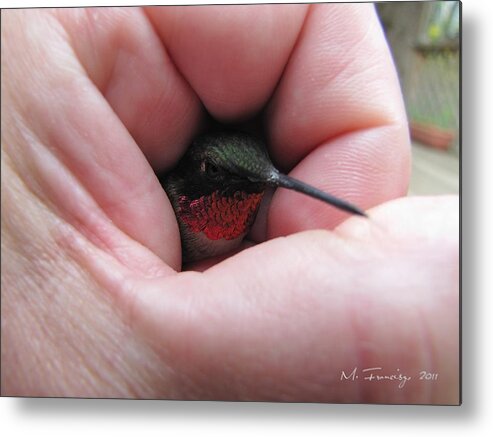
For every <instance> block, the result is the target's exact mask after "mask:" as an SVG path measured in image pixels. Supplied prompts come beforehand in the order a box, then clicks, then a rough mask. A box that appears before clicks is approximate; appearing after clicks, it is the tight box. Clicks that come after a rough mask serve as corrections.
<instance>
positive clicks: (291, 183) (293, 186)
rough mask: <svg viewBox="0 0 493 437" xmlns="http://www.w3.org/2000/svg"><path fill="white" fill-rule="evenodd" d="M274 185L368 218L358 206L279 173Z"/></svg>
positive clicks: (272, 181)
mask: <svg viewBox="0 0 493 437" xmlns="http://www.w3.org/2000/svg"><path fill="white" fill-rule="evenodd" d="M270 183H271V184H272V185H275V186H278V187H283V188H287V189H289V190H294V191H298V192H299V193H303V194H306V195H307V196H310V197H314V198H315V199H319V200H321V201H322V202H325V203H328V204H330V205H332V206H335V207H336V208H339V209H342V210H343V211H346V212H349V213H351V214H357V215H361V216H363V217H368V216H367V215H366V213H365V212H364V211H362V210H361V209H359V208H358V207H357V206H354V205H351V204H350V203H348V202H346V201H344V200H341V199H338V198H337V197H334V196H332V195H331V194H328V193H325V192H323V191H322V190H319V189H318V188H315V187H312V186H311V185H308V184H306V183H304V182H301V181H299V180H298V179H294V178H292V177H290V176H287V175H285V174H282V173H277V174H276V175H275V177H273V178H272V179H271V181H270Z"/></svg>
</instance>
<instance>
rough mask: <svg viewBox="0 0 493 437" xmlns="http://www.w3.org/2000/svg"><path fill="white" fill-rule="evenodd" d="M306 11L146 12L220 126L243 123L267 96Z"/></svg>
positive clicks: (200, 9) (301, 8) (271, 7)
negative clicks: (238, 120)
mask: <svg viewBox="0 0 493 437" xmlns="http://www.w3.org/2000/svg"><path fill="white" fill-rule="evenodd" d="M306 10H307V6H306V5H283V6H280V5H261V6H217V7H213V6H206V7H193V8H190V7H166V8H147V9H146V12H147V14H148V15H149V17H150V19H151V20H152V22H153V24H154V26H155V28H156V30H157V32H158V34H159V35H160V36H161V38H162V40H163V42H164V45H165V46H166V48H167V50H168V51H169V53H170V55H171V56H172V58H173V62H174V63H175V64H176V66H177V68H178V69H179V71H180V72H181V74H183V76H184V77H185V78H186V80H187V81H188V82H189V83H190V84H191V86H192V87H193V89H194V90H195V92H196V93H197V94H198V96H199V97H200V99H201V101H202V102H203V103H204V105H205V107H206V108H207V110H208V111H209V112H210V113H211V114H212V115H213V116H214V117H215V118H218V119H220V120H232V119H238V118H245V117H247V116H250V115H252V114H253V113H255V112H256V111H258V110H259V109H260V108H261V107H262V106H263V105H264V104H265V103H266V102H267V100H268V99H269V97H270V96H271V94H272V92H273V90H274V87H275V86H276V84H277V81H278V80H279V77H280V76H281V74H282V71H283V68H284V66H285V64H286V61H287V59H288V57H289V55H290V53H291V50H292V48H293V46H294V44H295V42H296V38H297V36H298V33H299V30H300V28H301V26H302V24H303V20H304V17H305V13H306Z"/></svg>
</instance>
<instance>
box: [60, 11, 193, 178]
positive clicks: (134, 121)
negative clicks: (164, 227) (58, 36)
mask: <svg viewBox="0 0 493 437" xmlns="http://www.w3.org/2000/svg"><path fill="white" fill-rule="evenodd" d="M57 16H58V18H59V19H60V21H61V22H62V23H63V25H64V28H65V30H66V32H68V34H69V35H70V43H71V44H72V46H73V47H74V50H75V52H76V54H77V56H78V58H79V60H80V61H81V63H82V64H83V66H84V68H85V69H86V71H87V73H88V75H89V77H90V78H91V80H92V81H93V82H94V83H95V84H96V86H97V87H98V88H99V89H100V91H101V92H102V93H103V94H104V96H105V98H106V99H107V100H108V103H109V104H110V105H111V107H112V108H113V110H114V111H115V113H116V114H117V115H118V117H119V118H120V119H121V120H122V122H123V123H124V124H125V127H126V128H127V129H128V131H129V132H130V134H131V135H132V137H133V138H134V139H135V141H136V142H137V144H138V145H139V147H140V148H141V149H142V151H143V152H144V154H145V156H146V157H147V159H148V160H149V162H150V163H151V165H152V166H153V167H154V168H155V169H158V170H163V169H169V168H170V167H171V166H173V165H174V164H175V163H176V161H177V159H178V158H179V157H180V156H181V155H182V154H183V152H184V150H185V149H186V147H187V146H188V144H189V143H190V140H191V138H192V136H193V135H194V134H195V133H196V131H197V128H198V125H199V123H200V120H201V117H202V109H201V103H200V101H199V99H198V98H197V96H196V95H195V93H194V91H193V90H192V89H191V88H190V86H189V85H188V83H187V82H186V81H185V80H184V79H183V78H182V77H181V75H180V73H179V72H178V71H177V70H176V68H175V67H174V65H173V62H172V61H171V60H170V58H169V55H168V53H167V52H166V49H165V48H164V47H163V45H162V43H161V41H160V40H159V38H158V36H157V35H156V33H155V32H154V30H153V28H152V25H151V23H150V22H149V20H148V18H147V17H146V15H145V14H144V12H143V11H142V10H141V8H73V9H70V8H68V9H61V10H58V11H57Z"/></svg>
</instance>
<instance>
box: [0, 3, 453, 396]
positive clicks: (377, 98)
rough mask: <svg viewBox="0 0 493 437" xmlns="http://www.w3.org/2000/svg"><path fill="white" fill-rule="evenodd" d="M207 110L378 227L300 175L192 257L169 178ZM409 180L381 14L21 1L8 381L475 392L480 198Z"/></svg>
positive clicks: (341, 8) (71, 390) (95, 386)
mask: <svg viewBox="0 0 493 437" xmlns="http://www.w3.org/2000/svg"><path fill="white" fill-rule="evenodd" d="M191 29H193V31H191ZM170 108H171V109H170ZM205 109H206V110H207V111H208V112H209V113H210V114H211V115H212V116H214V117H215V118H217V119H219V120H221V121H235V122H241V121H245V120H248V119H249V118H251V117H255V116H257V117H258V118H260V119H262V120H263V121H264V123H265V126H266V132H267V137H268V142H269V150H270V154H271V156H272V158H273V160H274V162H275V163H276V165H278V166H279V167H280V169H281V170H283V171H286V172H290V174H292V175H293V176H294V177H297V178H299V179H302V180H304V181H306V182H308V183H310V184H313V185H315V186H318V187H319V188H322V189H324V190H327V191H329V192H331V193H333V194H334V195H336V196H338V197H341V198H344V199H347V200H349V201H351V202H353V203H355V204H357V205H359V206H360V207H362V208H364V209H367V210H369V211H368V212H369V214H370V216H371V219H370V220H364V219H361V218H350V219H348V220H347V215H345V214H344V213H341V212H339V211H337V210H335V209H333V208H330V207H328V206H327V205H324V204H322V203H321V202H317V201H316V200H312V199H307V198H306V197H303V196H301V195H299V194H297V193H293V192H289V191H287V190H279V191H277V192H276V193H275V194H274V196H267V198H266V201H265V202H264V203H263V205H262V207H261V211H260V212H259V216H258V219H257V222H256V224H255V226H254V229H253V230H252V233H251V235H250V238H249V241H247V242H245V243H244V247H248V249H247V250H243V251H241V252H240V253H238V254H237V255H235V256H231V257H227V258H226V259H224V260H223V259H215V260H209V261H207V262H203V263H199V264H197V265H192V266H187V267H186V270H187V271H180V270H181V249H180V240H179V234H178V227H177V224H176V219H175V216H174V214H173V211H172V208H171V206H170V203H169V201H168V199H167V197H166V195H165V193H164V191H163V190H162V189H161V187H160V186H159V183H158V180H157V178H156V177H155V176H154V172H153V170H155V171H157V170H159V171H164V170H167V169H169V168H172V166H173V165H174V164H175V163H176V162H177V161H178V159H179V157H180V156H181V155H182V154H183V153H184V151H185V150H186V147H187V145H188V144H189V141H190V139H191V138H192V137H193V136H194V135H195V134H196V133H197V132H198V131H199V130H200V128H201V126H203V125H204V123H205V122H206V116H205ZM409 171H410V148H409V139H408V135H407V125H406V119H405V113H404V108H403V104H402V97H401V94H400V90H399V86H398V81H397V78H396V73H395V69H394V67H393V65H392V62H391V58H390V55H389V52H388V49H387V46H386V43H385V40H384V37H383V34H382V31H381V29H380V27H379V24H378V20H377V18H376V15H375V13H374V11H373V9H372V7H371V5H367V4H357V5H312V6H307V5H292V6H277V5H275V6H270V5H268V6H249V7H246V6H235V7H196V8H195V7H186V8H181V7H173V8H171V7H168V8H148V9H139V8H126V9H112V8H106V9H85V10H84V9H64V10H15V11H14V10H10V11H3V12H2V176H1V177H2V211H1V217H2V225H1V229H2V261H1V262H2V277H1V280H2V307H1V311H2V331H1V335H2V368H1V382H2V395H11V396H12V395H15V396H21V395H22V396H90V397H99V396H102V397H138V398H180V399H249V400H286V401H323V402H326V401H327V402H385V403H408V402H410V403H447V404H448V403H457V402H458V329H459V327H458V309H459V300H458V292H459V285H458V284H459V252H458V247H459V238H458V236H459V233H458V229H459V214H458V208H459V204H458V198H457V197H454V196H450V197H435V198H401V196H403V195H405V193H406V190H407V184H408V179H409ZM277 237H284V238H277ZM223 258H224V257H223ZM194 270H195V271H194ZM377 366H379V367H383V368H384V369H385V373H395V372H396V371H397V370H396V369H400V370H399V371H400V372H401V373H403V374H406V375H410V376H412V378H413V379H412V380H411V381H409V382H407V383H406V385H405V387H404V388H402V389H399V388H398V387H397V384H396V383H395V382H389V381H387V382H384V381H380V382H375V381H364V380H363V378H362V377H360V378H359V379H358V380H356V381H347V380H346V381H345V380H342V381H341V378H340V376H341V372H342V371H344V372H346V373H350V372H351V371H352V370H353V369H354V368H355V367H357V368H358V369H359V370H362V369H364V368H368V367H377ZM420 371H427V372H432V373H438V374H439V377H438V380H437V381H422V380H419V376H420V375H419V372H420Z"/></svg>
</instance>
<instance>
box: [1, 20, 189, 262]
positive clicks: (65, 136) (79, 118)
mask: <svg viewBox="0 0 493 437" xmlns="http://www.w3.org/2000/svg"><path fill="white" fill-rule="evenodd" d="M2 24H3V26H2V40H3V42H4V43H5V44H3V45H2V49H4V50H5V55H6V56H5V57H6V59H7V61H6V62H4V63H2V76H3V77H4V78H5V84H6V87H5V93H4V94H3V96H2V97H3V98H2V107H3V104H4V103H5V105H6V107H7V108H9V111H8V117H9V120H10V122H9V123H8V124H6V126H7V127H8V129H5V131H4V129H2V142H3V141H5V142H6V150H7V153H9V155H10V157H11V158H12V159H13V160H14V164H15V166H16V170H17V172H18V173H19V175H20V177H21V178H22V179H23V180H24V181H25V183H26V184H27V185H28V186H29V187H30V189H31V190H33V191H35V192H36V194H37V195H38V196H39V197H41V198H42V199H43V200H46V197H48V198H49V199H48V201H47V204H48V205H49V206H50V207H51V208H54V209H55V210H57V211H58V213H60V214H62V215H63V218H64V219H66V220H68V221H69V222H70V223H71V224H72V225H73V226H75V227H76V228H77V229H78V230H80V231H82V232H84V233H85V234H86V235H87V236H89V237H90V238H91V240H92V241H93V242H97V243H98V244H103V245H104V246H105V247H108V246H111V247H112V248H114V249H115V250H119V249H121V248H122V246H123V245H124V244H123V243H122V240H121V239H119V237H116V238H115V237H114V236H115V232H113V231H114V229H115V226H116V227H117V228H119V229H120V230H121V231H123V232H124V233H125V234H127V235H128V236H130V237H131V238H132V239H134V240H136V241H137V242H139V243H140V244H142V245H144V246H146V247H148V248H150V249H151V250H153V251H154V252H155V253H156V254H158V255H159V256H160V257H161V258H162V259H163V260H164V261H165V262H167V263H168V264H169V265H171V266H172V267H173V268H175V269H177V268H179V267H180V264H181V253H180V240H179V233H178V227H177V224H176V219H175V216H174V213H173V210H172V208H171V206H170V204H169V201H168V199H167V198H166V195H165V194H164V192H163V190H162V188H161V186H160V185H159V182H158V180H157V178H156V177H155V175H154V174H153V172H152V169H151V167H150V166H149V163H148V162H147V160H146V159H145V157H144V155H143V154H142V152H141V150H140V149H139V147H138V146H137V145H136V144H135V142H134V140H133V138H132V137H131V136H130V135H129V133H128V131H127V129H126V128H125V126H124V125H123V124H122V123H121V121H120V119H119V118H118V117H117V115H115V113H114V112H113V110H112V109H111V108H110V106H109V105H108V103H107V101H106V100H105V99H104V97H103V96H102V95H101V93H100V92H99V91H98V89H97V88H96V87H95V86H94V84H93V82H92V81H91V80H89V78H88V77H87V76H86V74H85V71H84V70H83V67H82V66H81V65H80V64H79V62H78V60H77V59H76V58H75V56H74V53H73V50H72V49H71V47H70V45H69V44H68V42H67V39H66V34H65V33H64V30H63V28H62V26H61V25H60V23H59V22H58V21H57V20H55V19H54V18H53V16H52V15H51V13H48V12H46V11H36V10H30V11H7V12H6V16H5V17H4V19H3V21H2ZM4 96H5V97H4ZM4 99H5V100H4ZM4 135H5V136H4ZM127 256H131V255H129V254H127Z"/></svg>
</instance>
